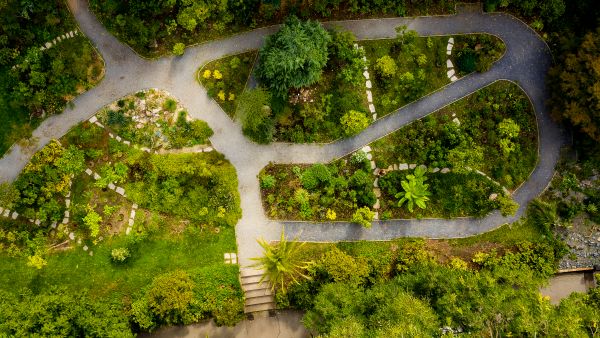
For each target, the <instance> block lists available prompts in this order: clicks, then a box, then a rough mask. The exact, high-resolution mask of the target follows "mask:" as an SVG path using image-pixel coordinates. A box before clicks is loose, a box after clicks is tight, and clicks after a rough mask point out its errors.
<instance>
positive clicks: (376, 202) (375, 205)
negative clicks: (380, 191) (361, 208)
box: [373, 198, 381, 210]
mask: <svg viewBox="0 0 600 338" xmlns="http://www.w3.org/2000/svg"><path fill="white" fill-rule="evenodd" d="M379 208H381V205H380V203H379V198H378V199H377V201H375V204H374V205H373V209H375V210H377V209H379Z"/></svg>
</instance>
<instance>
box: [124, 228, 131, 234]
mask: <svg viewBox="0 0 600 338" xmlns="http://www.w3.org/2000/svg"><path fill="white" fill-rule="evenodd" d="M130 232H131V227H128V228H127V229H126V230H125V235H129V233H130Z"/></svg>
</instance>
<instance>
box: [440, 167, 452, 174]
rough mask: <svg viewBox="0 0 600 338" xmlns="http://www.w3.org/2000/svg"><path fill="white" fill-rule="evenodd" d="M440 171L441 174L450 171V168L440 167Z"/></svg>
mask: <svg viewBox="0 0 600 338" xmlns="http://www.w3.org/2000/svg"><path fill="white" fill-rule="evenodd" d="M440 172H441V173H442V174H446V173H449V172H450V169H448V168H444V169H442V170H441V171H440Z"/></svg>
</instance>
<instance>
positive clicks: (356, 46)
mask: <svg viewBox="0 0 600 338" xmlns="http://www.w3.org/2000/svg"><path fill="white" fill-rule="evenodd" d="M354 48H356V49H358V43H355V44H354ZM226 255H227V254H226Z"/></svg>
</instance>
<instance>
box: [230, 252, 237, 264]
mask: <svg viewBox="0 0 600 338" xmlns="http://www.w3.org/2000/svg"><path fill="white" fill-rule="evenodd" d="M231 264H237V255H236V254H235V253H233V252H232V253H231Z"/></svg>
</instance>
